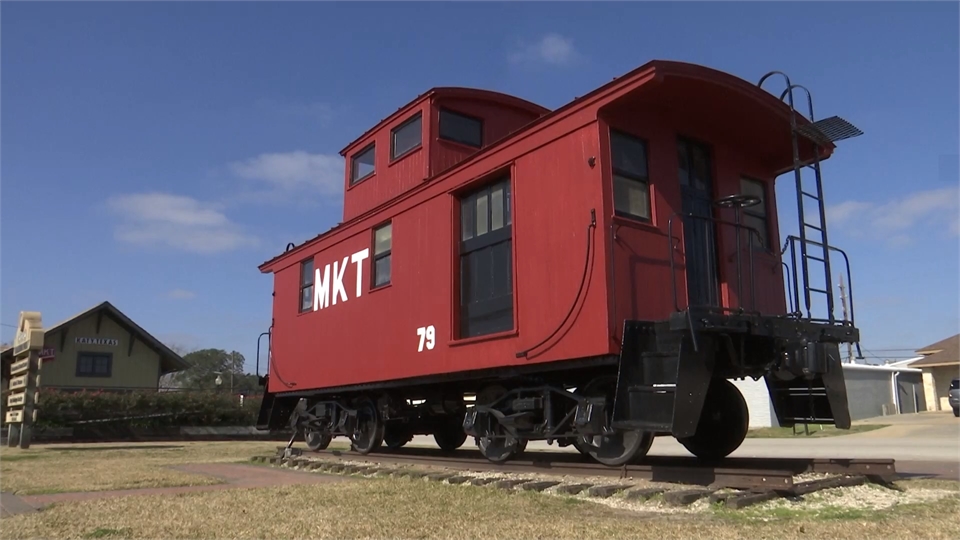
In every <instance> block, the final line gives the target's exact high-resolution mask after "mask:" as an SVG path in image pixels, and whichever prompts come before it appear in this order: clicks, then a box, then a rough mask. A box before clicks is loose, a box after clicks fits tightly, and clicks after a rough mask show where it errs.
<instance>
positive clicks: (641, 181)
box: [608, 127, 653, 224]
mask: <svg viewBox="0 0 960 540" xmlns="http://www.w3.org/2000/svg"><path fill="white" fill-rule="evenodd" d="M608 133H609V142H608V145H609V155H610V189H611V195H612V202H613V212H614V215H616V216H618V217H621V218H624V219H629V220H633V221H638V222H640V223H646V224H652V223H653V194H652V191H653V190H652V189H651V182H650V143H649V141H648V140H647V139H645V138H644V137H639V136H637V135H634V134H632V133H628V132H626V131H624V130H621V129H617V128H613V127H611V128H609V130H608ZM617 137H622V138H624V139H628V140H630V141H632V142H637V143H640V146H641V147H643V165H644V169H646V175H645V176H641V175H637V174H634V173H633V172H631V171H627V170H624V169H621V168H619V167H617V165H616V161H617V160H616V158H615V157H614V143H613V141H614V139H615V138H617ZM616 177H620V178H622V179H624V180H626V181H628V182H634V183H636V184H638V185H640V186H642V187H643V189H645V190H646V194H647V208H646V210H647V214H648V215H647V216H641V215H638V214H633V213H630V212H626V211H623V210H618V209H617V191H616V184H617V178H616Z"/></svg>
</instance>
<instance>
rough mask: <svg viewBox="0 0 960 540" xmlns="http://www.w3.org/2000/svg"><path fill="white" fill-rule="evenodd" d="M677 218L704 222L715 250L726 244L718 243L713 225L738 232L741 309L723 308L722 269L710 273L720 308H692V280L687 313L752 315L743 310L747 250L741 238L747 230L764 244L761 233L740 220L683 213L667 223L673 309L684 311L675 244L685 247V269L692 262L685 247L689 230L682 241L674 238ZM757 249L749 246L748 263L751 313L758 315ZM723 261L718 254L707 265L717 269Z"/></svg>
mask: <svg viewBox="0 0 960 540" xmlns="http://www.w3.org/2000/svg"><path fill="white" fill-rule="evenodd" d="M677 217H680V218H682V219H693V220H698V221H702V222H704V225H705V227H704V228H705V229H706V231H705V235H706V237H707V238H709V244H706V245H705V247H706V246H713V247H714V249H719V247H720V246H721V245H722V242H718V241H717V236H719V235H717V234H715V230H714V228H713V227H712V225H720V226H729V227H733V229H734V231H735V232H736V237H737V240H736V252H735V255H736V267H737V275H736V278H737V304H738V306H737V307H736V308H731V307H726V306H724V305H723V301H722V300H721V299H720V298H719V291H720V280H719V277H720V271H719V268H718V269H717V271H716V272H711V273H710V276H709V278H710V280H712V282H713V283H712V285H713V286H714V287H715V288H716V291H717V296H718V297H717V302H716V304H706V305H691V304H690V300H689V298H690V280H689V278H688V279H687V280H686V282H687V307H686V309H687V310H689V309H705V310H714V311H720V312H736V313H743V312H745V311H748V310H745V309H744V308H743V290H744V289H743V247H742V242H741V236H742V231H743V230H746V231H747V232H748V233H752V235H756V238H757V240H759V241H760V243H762V237H761V236H760V232H759V231H758V230H757V229H756V228H754V227H751V226H749V225H744V224H743V223H740V222H739V219H738V220H737V221H729V220H725V219H720V218H715V217H710V216H700V215H696V214H691V213H681V212H675V213H674V214H673V215H671V216H670V219H669V220H667V242H668V243H669V251H670V280H671V285H672V288H673V306H674V309H675V310H676V311H681V309H680V299H679V294H678V292H677V271H676V261H675V259H676V257H674V251H675V250H676V249H677V247H678V245H676V244H675V241H679V245H681V246H683V250H682V251H681V253H682V255H683V257H684V265H685V267H686V266H687V265H689V261H688V260H687V253H686V246H685V243H684V237H685V234H686V230H684V229H682V233H681V236H680V237H677V236H674V234H673V220H674V218H677ZM738 217H739V216H738ZM750 238H751V239H752V238H753V236H750ZM753 246H754V243H753V242H752V241H750V242H747V253H748V257H747V263H748V268H749V269H750V309H749V311H751V312H756V311H757V309H756V304H757V284H756V265H755V261H754V253H753ZM720 260H722V259H720ZM720 260H717V257H716V256H715V254H714V255H713V256H712V257H711V258H710V260H707V261H705V264H709V265H716V264H718V263H719V262H720Z"/></svg>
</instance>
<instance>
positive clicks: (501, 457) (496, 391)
mask: <svg viewBox="0 0 960 540" xmlns="http://www.w3.org/2000/svg"><path fill="white" fill-rule="evenodd" d="M506 393H507V390H506V389H505V388H504V387H502V386H488V387H487V388H484V389H483V390H482V391H481V392H480V393H479V394H477V403H478V404H487V403H493V402H494V401H496V400H497V399H498V398H500V396H502V395H504V394H506ZM489 421H490V423H491V426H490V427H491V428H492V430H491V431H493V433H494V434H495V435H498V437H497V438H492V437H476V441H477V448H479V449H480V453H481V454H483V457H485V458H487V459H488V460H489V461H492V462H494V463H503V462H504V461H507V460H509V459H510V458H512V457H514V456H516V455H517V454H519V453H520V452H523V449H524V448H526V446H527V441H520V440H518V439H516V438H515V437H510V436H506V437H504V436H505V435H507V432H506V430H505V429H504V428H503V426H501V425H500V423H499V422H497V420H496V419H495V418H490V419H489Z"/></svg>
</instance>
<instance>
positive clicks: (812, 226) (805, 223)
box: [803, 221, 823, 232]
mask: <svg viewBox="0 0 960 540" xmlns="http://www.w3.org/2000/svg"><path fill="white" fill-rule="evenodd" d="M803 226H804V227H810V228H811V229H814V230H817V231H820V232H823V229H822V228H820V227H817V226H816V225H811V224H809V223H807V222H806V221H804V222H803Z"/></svg>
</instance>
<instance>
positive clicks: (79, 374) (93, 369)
mask: <svg viewBox="0 0 960 540" xmlns="http://www.w3.org/2000/svg"><path fill="white" fill-rule="evenodd" d="M84 357H90V358H91V363H90V371H89V372H85V371H81V369H80V359H81V358H84ZM104 357H106V359H107V373H106V375H103V374H99V373H97V372H96V360H97V359H98V358H104ZM75 367H76V369H75V370H74V371H75V375H76V376H77V377H83V378H94V379H109V378H111V377H113V353H112V352H101V351H77V365H76V366H75Z"/></svg>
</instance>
